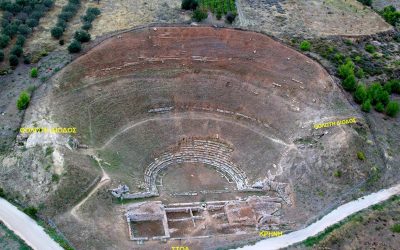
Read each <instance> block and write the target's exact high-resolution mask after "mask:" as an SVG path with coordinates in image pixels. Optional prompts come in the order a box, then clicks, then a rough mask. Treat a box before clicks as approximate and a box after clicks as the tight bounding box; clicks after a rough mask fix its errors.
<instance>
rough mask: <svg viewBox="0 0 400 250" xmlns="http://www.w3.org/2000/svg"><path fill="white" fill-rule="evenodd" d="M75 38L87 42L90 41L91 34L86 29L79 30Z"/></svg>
mask: <svg viewBox="0 0 400 250" xmlns="http://www.w3.org/2000/svg"><path fill="white" fill-rule="evenodd" d="M74 38H75V40H77V41H79V42H81V43H85V42H89V41H90V34H89V33H87V32H86V31H84V30H78V31H76V32H75V35H74Z"/></svg>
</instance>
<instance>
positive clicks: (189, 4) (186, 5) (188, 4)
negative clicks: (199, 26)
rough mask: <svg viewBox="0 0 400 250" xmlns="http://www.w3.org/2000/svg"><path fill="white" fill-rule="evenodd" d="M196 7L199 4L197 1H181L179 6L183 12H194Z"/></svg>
mask: <svg viewBox="0 0 400 250" xmlns="http://www.w3.org/2000/svg"><path fill="white" fill-rule="evenodd" d="M198 6H199V2H197V0H182V4H181V8H182V9H184V10H195V9H196V8H197V7H198ZM202 20H203V19H202Z"/></svg>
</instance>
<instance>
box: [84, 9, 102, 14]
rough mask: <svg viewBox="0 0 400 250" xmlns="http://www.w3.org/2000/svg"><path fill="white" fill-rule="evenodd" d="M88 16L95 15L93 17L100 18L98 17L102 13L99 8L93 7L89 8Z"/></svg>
mask: <svg viewBox="0 0 400 250" xmlns="http://www.w3.org/2000/svg"><path fill="white" fill-rule="evenodd" d="M87 14H93V15H95V16H98V15H100V14H101V11H100V10H99V9H98V8H92V7H90V8H88V9H87V10H86V15H87Z"/></svg>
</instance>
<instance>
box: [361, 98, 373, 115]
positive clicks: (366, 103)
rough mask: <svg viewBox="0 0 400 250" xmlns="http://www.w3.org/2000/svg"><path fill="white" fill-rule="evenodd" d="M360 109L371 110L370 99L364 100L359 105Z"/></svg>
mask: <svg viewBox="0 0 400 250" xmlns="http://www.w3.org/2000/svg"><path fill="white" fill-rule="evenodd" d="M361 110H362V111H364V112H369V111H371V101H370V100H369V99H367V100H365V101H364V102H363V103H362V105H361Z"/></svg>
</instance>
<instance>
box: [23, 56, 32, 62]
mask: <svg viewBox="0 0 400 250" xmlns="http://www.w3.org/2000/svg"><path fill="white" fill-rule="evenodd" d="M23 62H24V63H25V64H30V63H31V55H24V58H23Z"/></svg>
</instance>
